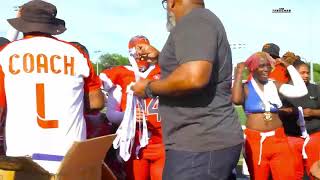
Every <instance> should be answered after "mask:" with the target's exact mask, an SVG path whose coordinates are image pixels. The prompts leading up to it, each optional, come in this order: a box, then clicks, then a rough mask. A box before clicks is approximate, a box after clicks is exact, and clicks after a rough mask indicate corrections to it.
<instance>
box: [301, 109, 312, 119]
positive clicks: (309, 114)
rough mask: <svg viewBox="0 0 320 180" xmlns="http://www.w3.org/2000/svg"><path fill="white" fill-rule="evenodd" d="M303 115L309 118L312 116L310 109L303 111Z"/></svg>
mask: <svg viewBox="0 0 320 180" xmlns="http://www.w3.org/2000/svg"><path fill="white" fill-rule="evenodd" d="M303 115H304V117H311V116H313V110H312V109H310V108H306V109H303Z"/></svg>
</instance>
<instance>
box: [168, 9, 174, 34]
mask: <svg viewBox="0 0 320 180" xmlns="http://www.w3.org/2000/svg"><path fill="white" fill-rule="evenodd" d="M175 26H176V17H175V16H174V14H173V12H170V11H167V31H168V32H170V31H171V30H172V29H173V28H174V27H175Z"/></svg>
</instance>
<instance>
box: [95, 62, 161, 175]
mask: <svg viewBox="0 0 320 180" xmlns="http://www.w3.org/2000/svg"><path fill="white" fill-rule="evenodd" d="M139 73H140V74H139V76H140V77H141V78H144V79H159V78H160V68H159V66H158V65H152V66H150V67H149V68H148V69H147V70H146V71H145V72H139ZM100 79H101V80H102V81H103V86H104V88H105V90H106V91H109V92H110V91H111V92H112V93H115V92H116V91H118V90H119V89H121V97H119V96H117V95H115V96H116V97H115V99H116V100H115V101H117V102H118V103H119V111H122V112H124V111H125V110H126V105H127V104H126V102H127V93H126V91H127V86H128V85H130V84H131V83H132V82H135V74H134V71H133V69H132V67H131V66H118V67H114V68H111V69H107V70H104V71H103V72H102V73H101V74H100ZM114 88H115V89H114ZM115 94H117V93H115ZM113 95H114V94H112V96H113ZM112 96H110V97H112ZM108 101H109V99H108ZM143 106H144V112H145V113H146V119H147V127H148V137H149V141H148V145H147V146H146V147H144V148H142V149H140V151H139V148H137V147H138V146H139V138H138V137H139V135H141V134H139V132H138V131H137V133H136V136H135V143H134V147H133V150H132V155H131V158H130V160H129V161H128V162H126V171H127V179H141V180H144V179H150V178H151V179H162V170H163V166H164V158H165V157H164V145H163V143H162V132H161V122H160V121H161V119H160V116H159V114H158V98H154V99H152V98H147V99H144V104H143ZM107 115H108V114H107ZM108 119H110V118H109V117H108Z"/></svg>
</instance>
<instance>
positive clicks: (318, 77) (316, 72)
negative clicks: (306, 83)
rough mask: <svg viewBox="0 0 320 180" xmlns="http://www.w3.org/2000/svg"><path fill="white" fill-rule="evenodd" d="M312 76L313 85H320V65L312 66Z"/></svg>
mask: <svg viewBox="0 0 320 180" xmlns="http://www.w3.org/2000/svg"><path fill="white" fill-rule="evenodd" d="M313 76H314V81H315V83H317V84H320V64H318V63H314V64H313Z"/></svg>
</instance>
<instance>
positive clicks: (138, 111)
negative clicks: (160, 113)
mask: <svg viewBox="0 0 320 180" xmlns="http://www.w3.org/2000/svg"><path fill="white" fill-rule="evenodd" d="M143 116H144V114H143V111H142V109H141V108H140V107H136V122H137V123H141V122H142V120H143Z"/></svg>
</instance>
